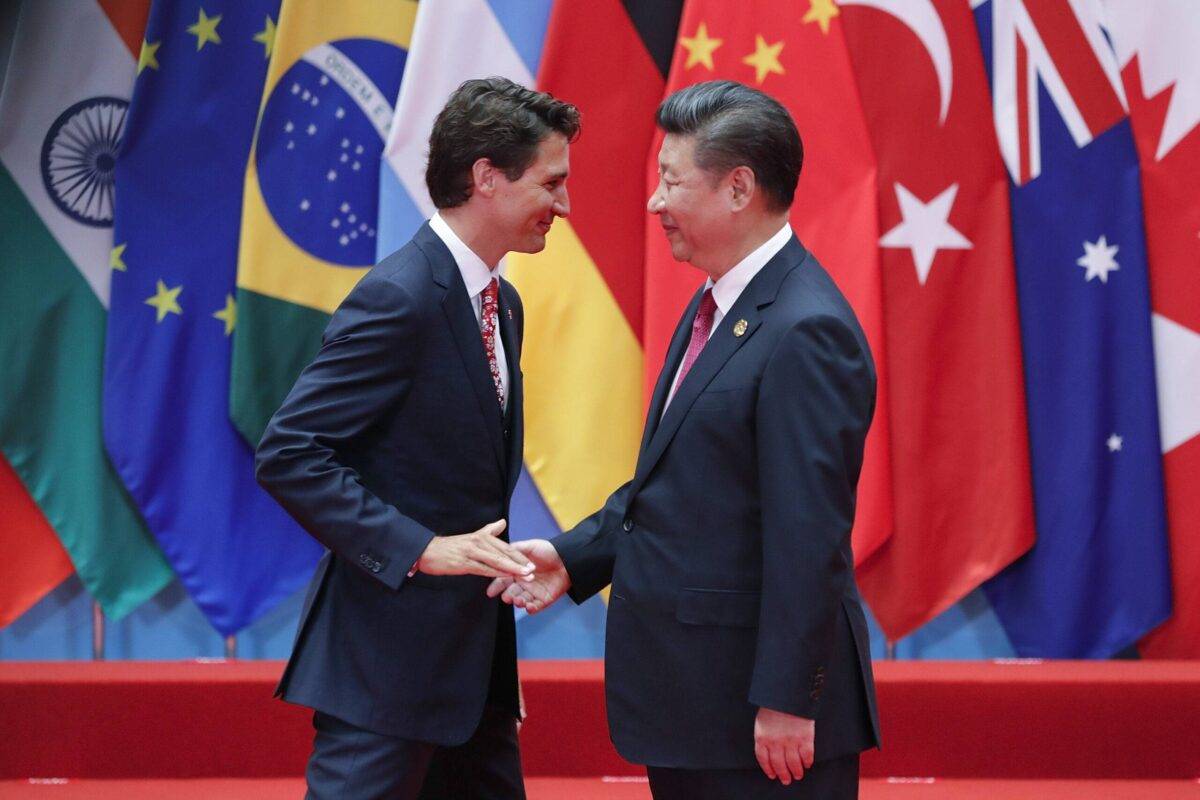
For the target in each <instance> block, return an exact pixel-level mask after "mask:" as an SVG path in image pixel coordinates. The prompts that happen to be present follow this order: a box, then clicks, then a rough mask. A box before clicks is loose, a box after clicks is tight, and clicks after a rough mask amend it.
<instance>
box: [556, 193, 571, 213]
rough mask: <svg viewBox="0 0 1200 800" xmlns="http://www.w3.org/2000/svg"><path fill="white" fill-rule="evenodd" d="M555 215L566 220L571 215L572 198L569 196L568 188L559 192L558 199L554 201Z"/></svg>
mask: <svg viewBox="0 0 1200 800" xmlns="http://www.w3.org/2000/svg"><path fill="white" fill-rule="evenodd" d="M554 213H555V214H556V215H557V216H560V217H564V218H565V217H566V216H568V215H569V214H570V213H571V198H570V197H569V196H568V195H567V187H566V186H563V187H562V189H560V190H559V195H558V197H556V198H555V199H554Z"/></svg>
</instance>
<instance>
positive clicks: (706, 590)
mask: <svg viewBox="0 0 1200 800" xmlns="http://www.w3.org/2000/svg"><path fill="white" fill-rule="evenodd" d="M658 123H659V126H660V127H661V128H662V129H663V130H664V131H665V134H666V136H665V139H664V141H663V145H662V149H661V152H660V154H659V175H660V180H659V184H658V187H657V189H656V190H655V192H654V194H653V196H652V197H651V198H650V201H649V206H648V207H649V211H650V212H651V213H653V214H656V215H657V216H658V217H659V220H660V221H661V223H662V227H663V230H664V232H665V234H666V237H667V240H668V241H669V242H670V246H671V252H672V254H673V255H674V257H675V258H676V259H677V260H679V261H687V262H690V263H691V264H692V266H694V267H696V268H698V269H699V270H701V271H702V272H704V273H705V274H706V275H707V276H708V281H707V282H706V284H705V286H704V287H702V288H701V289H700V291H698V292H697V293H696V296H695V297H694V298H693V299H692V302H691V303H690V304H689V305H688V307H687V309H686V311H685V312H684V314H683V318H682V319H681V320H680V322H679V326H678V328H677V329H676V331H675V335H674V338H673V339H672V341H671V345H670V348H669V350H668V353H667V359H666V364H665V367H664V369H663V371H662V373H661V374H660V376H659V379H658V384H657V386H656V387H655V390H654V395H653V399H652V401H651V404H650V411H649V416H648V419H647V422H646V430H645V433H644V435H643V437H642V445H641V452H640V454H639V456H638V463H637V469H636V471H635V473H634V476H633V479H632V480H631V481H630V482H629V483H627V484H625V485H624V486H622V487H621V488H619V489H618V490H617V491H616V492H615V493H614V494H613V495H612V496H611V497H610V498H609V500H608V502H607V503H606V504H605V506H604V508H603V509H601V510H600V511H598V512H597V513H595V514H594V515H592V516H591V517H588V518H587V519H585V520H584V521H583V522H581V523H580V524H579V525H578V526H576V527H575V528H574V529H573V530H571V531H569V532H567V533H565V534H563V535H562V536H560V537H558V538H556V539H554V540H553V542H546V541H540V540H538V541H529V542H519V543H517V547H518V548H519V549H521V550H522V551H523V552H525V553H526V554H527V555H528V556H529V557H530V559H531V560H532V561H533V562H534V563H535V564H536V565H537V567H538V572H537V575H536V576H535V577H534V578H533V579H532V580H527V579H518V580H516V581H515V582H513V581H511V580H509V579H504V578H499V579H497V580H496V581H494V582H493V583H492V585H491V586H490V587H489V594H498V593H501V592H502V593H503V597H504V599H506V600H507V601H509V602H512V603H514V604H516V605H519V606H523V607H525V608H526V609H527V610H529V611H530V612H534V613H536V612H537V611H539V610H541V609H542V608H544V607H545V606H546V605H547V604H549V603H551V602H553V601H554V600H555V599H557V598H558V597H559V596H560V595H561V594H562V593H563V592H566V591H569V593H570V595H571V597H572V598H573V599H574V600H575V601H576V602H582V601H583V600H584V599H586V598H587V597H589V596H591V595H592V594H595V593H596V592H598V591H599V590H600V589H602V588H603V587H604V586H606V585H607V584H609V583H610V582H611V583H612V593H611V595H610V599H609V609H608V630H607V639H606V652H605V660H606V664H605V680H606V691H607V699H608V719H609V725H610V729H611V734H612V738H613V742H614V743H615V745H616V747H617V750H618V751H619V752H620V753H621V755H623V756H624V757H625V758H627V759H628V760H630V761H633V762H636V763H641V764H646V765H647V766H648V770H647V771H648V774H649V777H650V787H651V790H652V791H653V793H654V796H655V797H656V798H679V800H700V799H702V798H729V799H730V800H734V799H735V798H736V799H737V800H744V799H745V798H760V797H761V798H774V797H780V798H783V797H787V798H798V797H803V798H822V799H823V800H829V799H830V798H844V797H856V796H857V789H858V760H859V753H860V752H861V751H863V750H865V749H868V748H871V747H875V746H877V745H878V742H879V735H878V725H877V721H876V715H875V702H874V684H873V680H872V677H871V662H870V652H869V649H868V639H867V626H866V620H865V618H864V615H863V610H862V606H861V604H860V602H859V597H858V590H857V588H856V586H855V582H854V561H853V556H852V555H851V552H850V529H851V526H852V524H853V521H854V507H855V490H856V484H857V481H858V476H859V471H860V468H861V466H862V458H863V443H864V439H865V437H866V435H867V428H868V426H869V425H870V422H871V417H872V414H873V413H874V408H875V370H874V365H873V363H872V360H871V354H870V351H869V350H868V347H867V342H866V339H865V337H864V335H863V332H862V330H861V328H860V327H859V324H858V321H857V320H856V318H855V316H854V312H853V311H852V310H851V308H850V306H849V305H848V304H847V302H846V300H845V298H844V297H843V296H842V294H841V292H839V291H838V289H837V287H836V286H835V285H834V283H833V281H832V280H831V279H830V277H829V275H828V274H827V273H826V272H825V270H824V269H822V268H821V266H820V264H818V263H817V260H816V259H815V258H814V257H813V255H812V254H811V253H809V252H808V251H807V250H806V249H805V247H804V245H802V244H801V243H800V241H799V240H798V239H797V238H796V237H795V235H794V234H793V233H792V230H791V227H790V226H789V224H788V209H789V207H790V206H791V203H792V198H793V195H794V193H795V189H796V184H797V180H798V178H799V174H800V166H801V162H802V158H803V151H802V147H801V143H800V137H799V134H798V132H797V131H796V127H795V125H794V123H793V122H792V119H791V117H790V116H789V115H788V113H787V111H786V110H785V109H784V108H783V107H782V106H781V105H779V103H777V102H776V101H774V100H773V99H771V98H770V97H768V96H767V95H765V94H763V93H761V92H759V91H757V90H754V89H751V88H749V87H746V86H743V85H741V84H738V83H733V82H731V81H713V82H709V83H702V84H698V85H695V86H692V87H690V88H687V89H684V90H682V91H679V92H676V93H675V94H673V95H672V96H671V97H669V98H667V99H666V100H665V101H664V102H663V104H662V105H661V106H660V108H659V110H658Z"/></svg>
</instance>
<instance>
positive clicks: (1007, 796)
mask: <svg viewBox="0 0 1200 800" xmlns="http://www.w3.org/2000/svg"><path fill="white" fill-rule="evenodd" d="M526 788H527V790H528V794H529V800H650V790H649V789H648V788H647V787H646V784H645V783H644V782H638V783H629V782H614V781H612V780H608V781H605V780H604V779H603V778H530V779H529V780H528V781H527V787H526ZM303 795H304V781H303V780H301V779H300V778H257V779H255V778H243V779H241V780H235V779H222V778H197V779H195V780H144V781H102V780H73V781H65V782H64V781H58V782H53V783H48V782H46V783H34V784H31V783H29V782H26V781H0V798H3V799H4V800H163V798H170V800H213V799H214V798H220V800H297V798H300V797H302V796H303ZM860 798H861V800H1197V798H1200V783H1198V782H1197V781H1054V780H1046V781H1002V780H966V779H955V780H945V781H935V782H933V783H920V784H908V783H894V782H892V783H889V782H888V781H887V780H886V779H881V778H867V779H864V780H863V783H862V788H861V794H860Z"/></svg>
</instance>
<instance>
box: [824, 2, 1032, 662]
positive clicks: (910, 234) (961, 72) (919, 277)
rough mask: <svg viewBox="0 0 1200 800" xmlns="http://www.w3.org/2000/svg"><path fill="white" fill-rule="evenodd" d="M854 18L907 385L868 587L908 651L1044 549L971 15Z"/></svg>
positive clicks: (874, 12) (895, 13) (1003, 184)
mask: <svg viewBox="0 0 1200 800" xmlns="http://www.w3.org/2000/svg"><path fill="white" fill-rule="evenodd" d="M840 18H841V20H842V22H843V28H844V30H845V31H846V39H847V42H848V45H849V48H850V53H851V56H852V58H853V62H854V71H855V77H856V79H857V86H858V93H859V96H860V97H861V99H862V104H863V110H864V113H865V115H866V120H867V125H868V128H869V130H870V134H871V141H872V143H873V145H874V151H875V155H876V158H877V159H878V170H879V172H878V182H879V185H878V200H877V202H878V208H879V216H880V229H881V230H880V235H879V237H878V239H877V241H878V247H879V248H880V250H879V261H880V264H881V266H882V270H883V286H884V307H885V308H886V309H887V358H888V366H889V367H890V374H891V378H892V392H891V407H890V409H881V410H880V411H881V413H884V414H886V413H890V414H891V419H892V422H893V425H892V429H891V431H892V434H891V435H892V470H893V477H892V480H893V484H892V485H893V487H894V491H895V515H896V516H895V518H896V526H895V532H894V534H893V535H892V538H891V539H890V540H889V541H888V542H887V543H886V544H884V546H883V547H882V548H881V549H880V550H879V551H878V552H877V553H876V554H875V555H874V556H872V557H871V558H869V559H868V560H867V561H866V562H865V563H863V564H862V565H861V566H860V567H859V569H858V580H859V585H860V586H861V588H862V590H863V594H864V595H865V597H866V599H867V602H868V603H869V604H870V606H871V610H872V611H873V612H874V614H875V617H876V619H877V620H878V621H879V623H880V626H881V627H882V628H883V630H884V631H885V632H886V634H887V636H888V638H889V639H890V640H892V641H896V640H897V639H900V638H901V637H903V636H905V635H907V634H908V633H910V632H912V631H914V630H915V629H916V628H918V627H920V626H921V625H923V624H924V623H926V622H928V621H929V620H931V619H933V618H934V617H936V616H937V615H938V614H940V613H941V612H943V611H945V610H946V609H948V608H949V607H950V606H952V605H953V604H954V603H957V602H958V601H959V600H961V599H962V598H963V597H965V596H966V595H967V594H968V593H970V592H971V591H972V590H974V589H975V588H977V587H978V586H979V584H980V583H981V582H982V581H984V580H986V579H988V578H990V577H992V576H993V575H995V574H996V573H997V572H999V571H1000V570H1001V569H1003V568H1004V567H1005V566H1007V565H1008V564H1009V563H1011V562H1012V561H1013V560H1014V559H1015V558H1017V557H1018V556H1020V555H1021V554H1022V553H1024V552H1026V551H1027V550H1028V549H1029V548H1030V546H1031V545H1032V544H1033V539H1034V529H1033V497H1032V489H1031V486H1030V475H1029V445H1028V438H1027V433H1026V418H1025V397H1024V379H1023V376H1022V367H1021V339H1020V326H1019V321H1018V316H1017V291H1016V277H1015V274H1014V271H1013V256H1012V243H1011V238H1010V237H1011V220H1010V216H1009V206H1008V181H1007V177H1006V175H1005V172H1004V165H1003V163H1002V162H1001V160H1000V155H999V149H998V147H997V144H996V134H995V130H994V128H993V125H992V114H991V97H990V95H989V93H988V84H987V75H986V73H985V72H984V69H983V64H982V59H981V56H980V50H979V38H978V35H977V34H976V32H975V22H974V18H973V17H972V16H971V11H970V8H969V7H968V6H967V5H966V4H965V3H962V2H960V0H936V2H933V3H912V4H897V3H890V4H888V3H881V2H878V1H877V0H844V2H842V3H841V16H840ZM881 52H886V53H887V57H886V58H881V57H880V53H881ZM900 76H903V77H902V78H901V77H900Z"/></svg>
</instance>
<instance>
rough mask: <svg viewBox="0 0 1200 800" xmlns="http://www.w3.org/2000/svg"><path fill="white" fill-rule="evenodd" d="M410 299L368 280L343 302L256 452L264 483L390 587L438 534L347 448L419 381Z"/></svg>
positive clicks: (317, 533)
mask: <svg viewBox="0 0 1200 800" xmlns="http://www.w3.org/2000/svg"><path fill="white" fill-rule="evenodd" d="M416 315H417V311H416V309H415V307H414V303H413V300H412V298H411V297H410V296H409V295H408V293H407V292H406V291H404V289H403V288H401V287H400V286H397V285H396V284H394V283H392V282H390V281H388V280H385V279H373V278H367V279H364V280H363V281H361V282H360V283H359V284H358V285H357V286H356V287H355V288H354V290H353V291H352V292H351V293H350V295H349V296H348V297H347V298H346V300H345V301H344V302H343V303H342V305H341V307H339V308H338V310H337V312H336V313H335V314H334V315H333V319H332V320H330V323H329V326H328V327H327V328H326V330H325V334H324V336H323V338H322V345H321V349H320V351H319V352H318V353H317V357H316V358H315V359H314V360H313V362H312V363H311V364H309V366H308V367H307V368H306V369H305V370H304V372H302V373H301V374H300V377H299V379H297V381H296V385H295V386H293V387H292V391H291V392H290V393H289V394H288V396H287V399H286V400H284V402H283V405H282V406H281V407H280V408H279V410H278V411H276V412H275V415H274V416H273V417H272V418H271V421H270V423H269V424H268V425H267V430H266V433H265V434H264V435H263V438H262V441H261V442H260V443H259V445H258V450H257V452H256V454H255V465H256V476H257V478H258V482H259V483H260V484H261V485H262V486H263V488H265V489H266V490H267V491H268V492H270V494H271V495H272V496H273V497H274V498H275V499H276V500H277V501H279V503H280V504H281V505H282V506H283V507H284V508H285V509H287V511H288V513H290V514H291V515H292V516H293V517H294V518H295V519H296V520H297V521H298V522H299V523H300V524H301V525H303V526H304V528H305V529H306V530H307V531H308V532H309V533H310V534H312V536H313V537H315V538H316V539H317V540H318V541H319V542H321V544H323V545H325V546H326V547H327V548H329V549H330V550H332V551H333V552H334V553H335V554H336V555H338V556H339V557H341V558H343V559H344V560H345V561H346V562H348V563H351V564H356V565H358V566H359V567H360V568H362V569H363V570H364V571H366V572H367V573H368V574H370V575H372V576H373V577H375V578H377V579H378V580H380V581H382V582H383V583H384V584H386V585H387V586H390V587H391V588H392V589H398V588H400V585H401V584H402V583H403V581H404V579H405V577H406V576H407V573H408V570H409V569H410V568H411V567H412V565H413V564H414V563H416V562H417V560H418V559H419V558H420V557H421V554H422V553H423V552H424V551H425V548H426V546H427V545H428V544H429V542H430V540H431V539H432V538H433V535H434V534H433V531H430V530H428V529H426V528H425V527H423V526H422V525H420V524H418V523H417V522H416V521H414V520H412V519H410V518H409V517H407V516H405V515H404V514H401V513H400V512H399V511H398V510H397V509H396V508H395V507H394V506H392V505H389V504H387V503H385V502H383V501H382V500H381V499H380V498H379V497H378V496H376V495H375V494H374V493H372V492H371V490H370V489H368V488H367V487H366V486H364V485H363V483H362V480H361V477H360V475H359V474H358V472H357V471H356V470H355V469H354V468H353V467H351V466H349V465H347V463H346V461H345V459H344V453H345V452H346V451H347V450H348V448H349V447H350V446H352V445H353V444H354V443H355V440H356V439H358V438H359V437H361V436H362V435H363V434H364V433H366V432H367V431H369V430H370V429H371V428H372V426H373V425H375V424H376V423H377V422H378V421H379V419H380V418H381V416H382V415H383V414H384V412H385V411H387V410H388V409H389V408H390V407H392V406H393V405H394V404H395V403H397V402H398V401H400V400H401V399H402V398H403V397H404V394H405V393H406V392H407V391H408V389H409V387H410V385H411V383H412V367H413V361H412V357H411V354H412V353H413V352H414V349H415V344H416V342H417V341H418V340H419V335H420V326H419V324H418V322H417V316H416Z"/></svg>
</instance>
